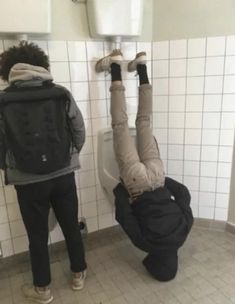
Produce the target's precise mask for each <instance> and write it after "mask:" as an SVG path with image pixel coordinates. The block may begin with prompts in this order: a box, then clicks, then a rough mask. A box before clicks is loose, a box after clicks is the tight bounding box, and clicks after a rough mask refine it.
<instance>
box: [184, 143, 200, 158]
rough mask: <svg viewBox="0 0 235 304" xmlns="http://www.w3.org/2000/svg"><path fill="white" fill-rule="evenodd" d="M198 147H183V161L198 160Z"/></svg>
mask: <svg viewBox="0 0 235 304" xmlns="http://www.w3.org/2000/svg"><path fill="white" fill-rule="evenodd" d="M200 150H201V148H200V146H193V145H186V146H185V147H184V159H185V160H198V161H199V160H200V156H201V155H200V153H201V151H200Z"/></svg>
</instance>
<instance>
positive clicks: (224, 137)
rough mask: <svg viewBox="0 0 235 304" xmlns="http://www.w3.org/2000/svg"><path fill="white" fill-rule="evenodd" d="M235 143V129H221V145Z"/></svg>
mask: <svg viewBox="0 0 235 304" xmlns="http://www.w3.org/2000/svg"><path fill="white" fill-rule="evenodd" d="M233 144H234V130H221V131H220V145H221V146H233Z"/></svg>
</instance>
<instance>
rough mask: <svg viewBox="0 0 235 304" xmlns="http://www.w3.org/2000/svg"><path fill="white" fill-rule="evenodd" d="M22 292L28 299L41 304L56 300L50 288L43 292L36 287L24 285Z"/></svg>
mask: <svg viewBox="0 0 235 304" xmlns="http://www.w3.org/2000/svg"><path fill="white" fill-rule="evenodd" d="M22 292H23V294H24V296H25V298H26V299H28V300H31V301H34V302H36V303H40V304H48V303H51V302H52V301H53V299H54V298H53V296H52V294H51V290H50V289H49V288H47V289H45V290H42V291H41V290H38V289H37V288H36V287H34V286H30V285H23V286H22Z"/></svg>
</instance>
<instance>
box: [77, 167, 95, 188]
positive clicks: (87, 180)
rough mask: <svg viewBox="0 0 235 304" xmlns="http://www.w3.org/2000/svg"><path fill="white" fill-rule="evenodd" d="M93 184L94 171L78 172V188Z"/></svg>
mask: <svg viewBox="0 0 235 304" xmlns="http://www.w3.org/2000/svg"><path fill="white" fill-rule="evenodd" d="M94 185H95V172H94V171H93V170H92V171H84V172H80V173H79V188H86V187H91V186H94Z"/></svg>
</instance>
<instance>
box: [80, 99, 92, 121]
mask: <svg viewBox="0 0 235 304" xmlns="http://www.w3.org/2000/svg"><path fill="white" fill-rule="evenodd" d="M77 105H78V107H79V110H80V111H81V113H82V116H83V118H84V119H88V118H90V117H91V111H90V105H89V103H88V102H86V101H80V102H79V103H77Z"/></svg>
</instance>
